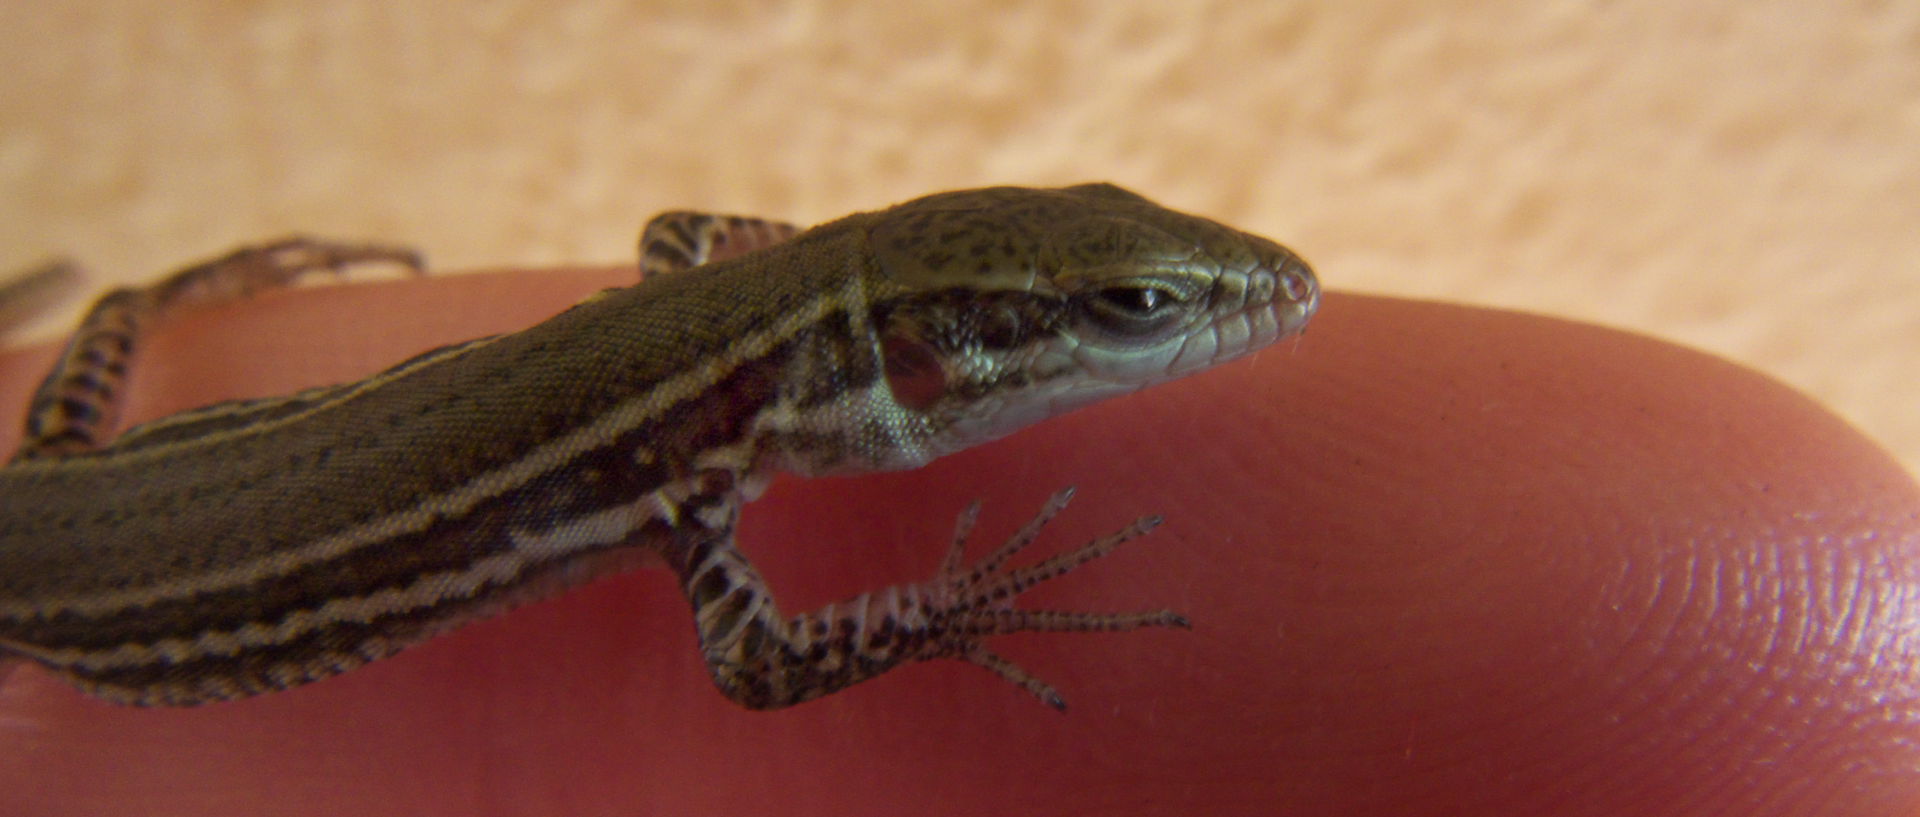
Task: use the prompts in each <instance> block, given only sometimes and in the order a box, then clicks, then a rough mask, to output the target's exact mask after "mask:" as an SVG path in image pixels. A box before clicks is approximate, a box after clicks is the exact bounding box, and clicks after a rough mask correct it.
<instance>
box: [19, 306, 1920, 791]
mask: <svg viewBox="0 0 1920 817" xmlns="http://www.w3.org/2000/svg"><path fill="white" fill-rule="evenodd" d="M622 279H623V273H622V272H620V271H617V270H575V271H548V272H545V273H542V274H528V273H520V274H516V275H493V276H466V277H459V278H439V279H427V280H421V281H405V282H396V283H385V284H374V285H364V286H344V287H332V288H314V289H307V290H302V291H297V292H288V293H275V294H271V295H268V296H264V297H262V298H260V299H258V300H257V301H255V302H253V303H250V304H243V305H237V306H234V307H227V308H221V309H217V310H210V311H207V312H202V313H199V314H196V315H193V316H189V317H187V318H185V319H183V320H181V321H180V322H178V323H176V324H174V325H172V326H170V327H168V329H167V330H166V331H164V332H163V333H161V334H160V335H159V336H157V337H156V338H155V340H154V342H153V344H152V345H151V346H150V347H149V353H148V355H147V357H146V358H145V359H143V361H142V362H141V363H140V368H139V369H138V375H137V381H136V384H135V387H134V388H135V394H136V395H137V396H136V397H135V402H134V406H133V407H132V409H131V412H132V414H133V416H132V417H131V418H129V419H134V420H138V419H142V418H147V417H152V416H155V415H157V414H160V413H165V412H168V411H173V410H178V409H183V408H187V407H190V406H193V405H198V404H202V403H205V402H207V401H209V400H210V399H213V398H216V397H237V396H247V395H259V394H269V393H274V392H279V391H285V390H289V389H293V388H297V387H300V386H305V385H312V384H317V383H325V382H331V381H336V380H342V379H350V378H356V377H361V376H364V375H365V374H367V373H369V372H371V371H374V370H376V369H378V368H380V367H381V366H384V365H385V364H388V363H391V362H393V361H397V360H399V359H401V358H403V357H405V356H407V355H409V354H412V353H413V352H416V351H418V350H420V349H421V348H424V347H425V346H428V345H433V344H438V343H445V342H449V341H453V340H458V339H463V338H466V337H471V336H474V335H478V334H483V333H486V332H494V331H502V330H509V329H513V328H518V327H520V326H524V325H526V324H528V323H531V322H533V321H535V320H538V319H539V318H541V317H544V316H545V315H547V314H550V313H552V312H553V311H555V310H557V309H559V308H561V307H563V306H565V305H566V304H567V303H570V302H571V301H572V300H574V299H576V298H577V297H579V296H580V295H582V294H583V293H585V292H588V291H591V290H592V289H593V288H596V287H599V286H606V285H611V284H617V283H620V282H621V281H622ZM50 353H51V352H50V350H48V349H44V348H41V349H34V350H29V351H23V352H15V353H11V354H7V355H4V356H0V408H3V409H4V411H5V412H6V415H5V423H6V426H5V428H6V431H5V435H6V437H7V443H6V444H7V445H8V446H9V447H10V446H11V444H12V442H11V439H12V435H13V434H15V433H16V432H15V431H14V430H13V429H15V428H16V427H17V424H18V421H17V413H18V411H19V410H20V407H21V406H22V405H23V404H24V395H25V394H26V393H27V390H28V389H29V388H30V387H31V385H32V384H33V383H34V382H35V381H36V380H37V379H38V377H39V376H40V374H41V373H42V371H43V369H44V366H45V365H46V362H47V361H48V360H49V356H50ZM1066 484H1077V485H1078V486H1079V488H1080V493H1079V496H1078V499H1077V500H1076V501H1075V503H1074V505H1073V506H1072V507H1070V508H1068V510H1067V511H1066V512H1065V513H1064V514H1063V515H1062V516H1061V517H1060V518H1059V519H1058V520H1056V521H1055V522H1054V523H1053V525H1052V526H1051V527H1050V528H1049V529H1048V530H1047V531H1046V533H1045V534H1043V536H1042V538H1041V540H1040V543H1039V544H1037V545H1036V546H1035V551H1037V552H1038V553H1051V552H1054V551H1057V550H1060V549H1064V548H1066V547H1068V546H1070V545H1072V544H1077V543H1079V542H1081V541H1085V540H1086V539H1087V538H1089V537H1091V536H1095V535H1099V534H1102V533H1105V532H1107V531H1110V530H1112V529H1115V528H1118V527H1119V526H1121V525H1123V524H1125V523H1126V522H1127V521H1128V520H1130V519H1132V518H1133V517H1135V516H1138V515H1140V514H1144V513H1156V512H1157V513H1165V514H1166V515H1167V519H1168V521H1167V524H1166V525H1164V526H1163V527H1162V528H1161V529H1160V530H1158V531H1156V532H1155V533H1154V534H1152V535H1151V536H1149V537H1148V538H1146V539H1144V540H1141V541H1138V542H1135V543H1132V544H1130V545H1128V547H1127V548H1125V549H1123V550H1122V551H1121V552H1120V553H1118V554H1116V555H1114V556H1113V557H1111V558H1109V559H1106V560H1103V561H1101V562H1097V563H1095V564H1092V565H1089V566H1087V567H1085V568H1082V569H1081V571H1080V572H1078V573H1076V574H1074V575H1072V576H1069V577H1066V578H1064V579H1062V580H1060V581H1058V582H1055V583H1053V584H1049V585H1046V586H1043V587H1042V588H1040V589H1038V590H1036V591H1034V592H1032V593H1030V594H1029V595H1028V596H1027V597H1026V598H1025V599H1024V601H1023V604H1024V605H1026V606H1031V607H1056V608H1067V609H1088V610H1102V609H1145V608H1154V607H1159V606H1163V605H1164V606H1168V607H1172V608H1174V609H1177V610H1180V611H1181V612H1184V613H1186V614H1187V615H1189V616H1190V617H1191V618H1192V620H1193V622H1194V630H1193V631H1192V632H1182V631H1165V632H1160V631H1145V632H1136V633H1126V634H1115V635H1029V636H1019V637H1009V638H1002V639H998V640H996V641H994V642H992V643H993V646H994V647H995V649H996V650H998V651H1000V652H1001V653H1003V654H1004V655H1006V656H1008V657H1009V658H1012V659H1013V660H1015V661H1017V662H1019V663H1021V664H1022V665H1023V666H1026V667H1027V668H1028V669H1030V670H1032V671H1034V672H1035V673H1036V674H1038V675H1040V676H1041V677H1043V678H1045V679H1047V680H1049V681H1051V682H1053V683H1054V684H1055V685H1057V686H1058V687H1059V688H1060V690H1061V692H1062V693H1063V694H1064V695H1065V696H1066V698H1067V700H1068V702H1069V704H1070V707H1071V708H1070V710H1069V712H1068V713H1067V714H1066V715H1064V716H1062V715H1057V714H1055V713H1054V712H1052V711H1050V710H1048V709H1046V708H1045V707H1042V706H1041V705H1039V704H1038V703H1036V702H1034V701H1033V700H1032V699H1030V698H1028V697H1026V696H1025V695H1024V694H1023V693H1021V692H1019V691H1018V690H1016V689H1014V688H1012V687H1010V686H1008V685H1006V684H1005V683H1003V682H1001V681H999V680H998V679H995V678H993V677H991V676H989V675H988V674H986V673H984V672H981V671H979V670H977V669H973V668H970V667H967V666H964V665H962V664H959V663H955V662H936V663H931V664H921V665H916V666H912V667H908V668H905V669H902V670H900V671H897V672H894V673H892V674H890V675H888V676H886V677H883V678H881V679H879V680H877V681H873V682H870V683H867V684H863V685H860V686H858V687H855V688H853V689H850V690H847V691H845V692H842V693H840V694H836V695H833V696H830V697H828V698H826V699H823V700H821V701H816V702H813V703H809V704H805V705H802V706H799V707H797V708H794V709H790V710H786V711H781V712H774V713H750V712H746V711H743V710H739V709H737V708H735V707H733V706H732V705H731V704H729V703H727V702H726V701H725V700H724V699H722V698H721V697H720V696H719V695H718V694H717V693H715V692H714V691H713V690H712V688H711V687H710V685H709V683H708V680H707V677H706V673H705V671H704V668H703V667H702V666H701V665H700V662H699V658H698V653H697V651H696V649H695V642H694V634H693V628H692V625H691V623H690V617H689V614H688V611H687V609H686V603H685V602H684V600H683V599H682V598H681V597H680V595H679V594H678V593H677V592H675V590H674V589H673V584H672V581H671V580H670V577H669V576H668V575H667V574H665V573H664V572H662V571H641V572H638V573H635V574H632V575H625V576H621V577H618V578H614V579H610V580H607V581H603V582H600V583H597V584H594V585H591V586H589V587H586V588H582V589H580V590H576V591H574V592H572V593H570V594H567V595H564V596H562V597H560V598H558V599H555V600H552V601H548V602H543V603H540V604H536V605H532V606H530V607H527V608H523V609H521V610H518V611H515V612H513V613H511V614H509V615H506V616H502V617H498V618H495V619H491V620H488V621H484V622H480V623H476V624H473V625H470V626H468V627H465V628H463V629H461V630H459V631H457V632H455V633H453V634H451V635H449V636H445V637H442V638H440V639H437V640H435V641H432V642H429V643H428V644H425V645H423V646H420V647H416V648H415V649H413V650H411V651H409V652H407V653H405V654H403V655H401V656H399V657H397V658H393V659H388V660H386V661H381V662H377V663H375V664H373V665H371V666H368V667H366V668H363V669H361V670H358V671H356V672H352V673H349V674H347V675H345V676H341V677H339V678H335V679H332V680H328V681H324V682H321V683H318V684H313V685H309V686H306V687H302V688H299V689H296V690H293V691H291V692H286V693H280V694H275V695H268V696H264V697H259V698H254V699H251V700H246V701H241V702H237V703H229V704H219V705H214V706H209V707H203V708H199V709H191V710H139V709H127V708H121V707H116V706H112V705H108V704H104V703H101V702H98V701H94V700H91V699H88V698H84V697H82V696H81V695H79V694H78V693H75V692H73V691H71V690H70V689H69V688H67V687H66V686H65V685H64V684H63V683H61V682H59V681H58V680H57V679H55V678H53V677H52V676H51V675H49V674H47V673H44V672H41V671H40V670H39V669H38V668H34V667H28V668H21V669H19V670H18V671H15V672H13V673H12V674H11V676H9V677H7V678H6V679H5V680H4V682H0V791H5V792H6V793H7V795H6V796H7V798H8V799H10V800H12V802H13V803H14V804H15V806H16V807H24V810H23V811H21V812H20V813H25V814H51V813H136V812H137V813H144V814H157V815H166V814H208V813H233V814H339V813H370V814H409V815H431V814H476V813H495V812H500V813H567V814H633V813H660V814H718V813H773V814H777V813H823V814H825V813H830V814H899V813H907V812H912V813H924V814H1012V813H1027V814H1064V813H1075V814H1080V813H1085V814H1109V815H1125V814H1217V815H1232V814H1261V815H1266V814H1289V815H1319V814H1328V815H1333V814H1338V815H1367V814H1396V815H1441V814H1556V815H1585V814H1593V815H1615V814H1629V813H1630V814H1641V815H1669V814H1689V815H1716V814H1727V815H1736V814H1737V815H1767V814H1782V815H1787V814H1791V815H1888V814H1898V813H1916V811H1920V627H1917V626H1915V622H1920V490H1917V489H1916V486H1915V484H1914V482H1913V480H1912V479H1911V478H1910V477H1909V476H1907V475H1906V474H1904V473H1903V472H1902V471H1901V470H1900V469H1899V468H1898V466H1897V465H1896V464H1895V463H1894V461H1893V460H1892V459H1891V458H1890V457H1889V456H1887V455H1886V454H1885V453H1884V452H1882V451H1880V450H1878V449H1877V448H1875V447H1874V446H1873V445H1872V444H1871V443H1870V442H1869V441H1867V440H1865V439H1864V438H1862V437H1861V436H1860V435H1859V434H1857V433H1856V432H1854V431H1853V430H1851V429H1849V428H1848V427H1847V426H1845V425H1844V424H1843V423H1842V422H1841V421H1839V420H1837V419H1835V418H1834V417H1833V416H1832V415H1830V414H1828V413H1826V412H1825V411H1824V410H1823V409H1821V408H1819V407H1818V406H1816V405H1814V404H1813V403H1811V402H1810V401H1808V400H1807V399H1805V398H1803V397H1801V396H1799V395H1797V394H1795V393H1793V392H1791V391H1789V390H1787V389H1786V388H1784V387H1782V386H1780V385H1778V384H1776V383H1773V382H1771V381H1769V380H1767V379H1765V378H1763V377H1760V376H1758V375H1756V374H1754V373H1752V372H1749V371H1746V370H1743V369H1740V368H1737V367H1735V366H1732V365H1730V364H1727V363H1724V362H1721V361H1718V360H1715V359H1712V358H1709V357H1706V356H1704V355H1700V354H1698V353H1694V352H1689V351H1686V350H1683V349H1679V348H1677V347H1673V346H1669V345H1666V344H1663V343H1659V342H1656V341H1652V340H1648V339H1645V338H1641V337H1636V336H1631V335H1626V334H1621V333H1617V332H1612V331H1608V330H1603V329H1597V328H1593V327H1588V326H1583V325H1577V324H1570V323H1564V322H1560V321H1555V320H1550V319H1546V318H1540V317H1532V316H1525V315H1517V314H1512V313H1503V312H1495V311H1488V310H1479V309H1471V308H1466V307H1458V306H1448V305H1440V304H1433V303H1418V302H1410V301H1399V300H1391V299H1385V298H1373V297H1364V296H1354V295H1344V294H1333V295H1330V296H1329V297H1328V298H1327V299H1326V302H1325V306H1324V307H1323V309H1322V311H1321V313H1320V315H1319V317H1317V318H1316V319H1315V321H1314V323H1313V325H1312V326H1311V327H1310V328H1309V330H1308V333H1307V335H1306V336H1305V337H1304V338H1303V339H1301V340H1299V341H1297V342H1286V343H1282V344H1281V345H1279V346H1276V347H1274V348H1272V349H1270V350H1268V351H1266V352H1264V353H1262V354H1260V355H1259V356H1257V357H1256V358H1255V359H1254V360H1252V361H1250V362H1249V361H1242V362H1240V363H1237V364H1234V365H1231V366H1228V367H1225V368H1223V369H1221V370H1217V371H1214V372H1210V373H1207V374H1203V375H1200V376H1197V377H1195V378H1192V379H1189V380H1187V381H1185V382H1183V383H1180V384H1176V385H1173V386H1170V387H1163V388H1160V389H1155V390H1149V391H1147V392H1143V393H1141V394H1139V395H1135V396H1133V397H1130V398H1126V399H1123V400H1118V401H1111V402H1108V403H1105V404H1102V405H1099V406H1096V407H1093V408H1090V409H1087V410H1084V411H1082V412H1080V413H1078V414H1075V415H1071V416H1069V417H1066V418H1062V419H1058V420H1055V421H1052V422H1050V423H1047V424H1044V425H1042V426H1040V427H1037V428H1035V429H1032V430H1029V431H1027V432H1023V433H1021V434H1019V435H1017V436H1016V437H1013V438H1011V439H1009V440H1006V441H1003V442H1001V443H999V444H995V445H990V446H986V447H983V448H980V449H976V450H973V451H970V452H966V453H963V454H960V455H956V456H954V457H951V458H948V459H946V460H943V461H941V462H938V463H936V464H934V465H933V466H931V467H929V468H926V469H923V470H920V471H915V472H907V473H901V474H891V475H878V476H871V477H860V478H851V479H831V480H793V479H782V480H780V481H778V482H776V484H775V485H774V488H773V489H772V491H770V492H769V494H768V496H767V497H766V498H764V499H762V500H760V501H758V502H755V503H753V504H752V505H750V506H748V508H747V512H746V516H745V521H744V523H743V531H742V534H741V535H742V543H743V547H744V548H745V549H746V551H747V552H748V553H749V554H750V555H752V556H753V557H754V559H755V561H756V562H757V563H758V564H759V566H760V567H761V569H762V571H763V572H764V573H765V574H766V576H767V579H768V581H769V582H770V583H771V584H772V586H773V587H774V588H775V590H776V592H777V593H778V596H779V598H780V601H781V604H782V607H783V609H785V610H787V611H789V612H794V611H798V610H800V609H803V608H810V607H814V606H818V605H819V604H822V603H825V602H829V601H834V600H837V599H840V598H844V597H846V596H849V595H852V594H854V593H857V592H859V591H861V590H864V589H869V588H874V587H878V586H880V585H882V584H885V583H889V582H897V581H909V580H920V579H922V578H925V577H926V576H927V575H930V573H931V571H932V570H933V568H934V566H935V564H936V563H937V562H938V560H939V558H940V554H941V552H942V550H943V548H944V546H945V542H946V540H947V537H948V535H949V529H950V528H949V526H950V525H951V520H952V518H953V516H954V514H955V513H957V512H958V511H959V510H960V508H961V507H962V506H963V505H964V504H965V503H966V502H967V501H968V500H970V499H972V498H974V497H981V498H983V499H984V500H985V502H986V505H985V512H984V514H983V516H982V522H981V527H980V532H979V533H978V534H977V535H976V538H975V541H974V549H973V551H972V553H974V554H976V555H977V554H979V553H982V552H984V550H985V549H986V548H988V547H989V546H990V542H994V541H997V538H998V537H1000V536H1004V535H1005V534H1006V533H1007V532H1009V531H1010V530H1011V529H1012V528H1014V527H1015V526H1017V525H1018V524H1019V523H1021V522H1023V521H1025V519H1026V518H1027V516H1028V515H1029V514H1031V513H1032V512H1033V510H1034V509H1035V508H1036V507H1037V506H1038V505H1039V503H1040V502H1041V500H1042V499H1043V498H1044V497H1045V496H1046V495H1047V494H1048V493H1050V492H1051V491H1052V490H1053V489H1055V488H1058V487H1060V486H1062V485H1066ZM1027 558H1029V559H1031V558H1037V554H1036V555H1034V556H1028V557H1027Z"/></svg>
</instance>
